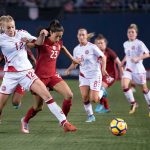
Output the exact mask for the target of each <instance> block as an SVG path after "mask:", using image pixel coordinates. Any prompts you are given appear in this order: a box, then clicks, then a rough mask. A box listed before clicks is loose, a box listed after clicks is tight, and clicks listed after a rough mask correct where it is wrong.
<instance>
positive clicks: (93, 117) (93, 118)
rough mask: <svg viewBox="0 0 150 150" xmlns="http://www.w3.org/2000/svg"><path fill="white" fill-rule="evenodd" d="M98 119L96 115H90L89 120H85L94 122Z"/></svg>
mask: <svg viewBox="0 0 150 150" xmlns="http://www.w3.org/2000/svg"><path fill="white" fill-rule="evenodd" d="M94 121H96V119H95V116H94V115H90V116H88V118H87V120H86V121H85V122H94Z"/></svg>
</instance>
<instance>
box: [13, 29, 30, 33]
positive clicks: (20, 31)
mask: <svg viewBox="0 0 150 150" xmlns="http://www.w3.org/2000/svg"><path fill="white" fill-rule="evenodd" d="M16 33H17V34H28V32H27V31H26V30H23V29H20V30H16Z"/></svg>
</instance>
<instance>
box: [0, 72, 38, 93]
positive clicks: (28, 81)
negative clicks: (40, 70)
mask: <svg viewBox="0 0 150 150" xmlns="http://www.w3.org/2000/svg"><path fill="white" fill-rule="evenodd" d="M37 78H38V77H37V76H36V74H35V73H34V70H33V69H30V70H27V71H21V72H5V75H4V77H3V81H2V84H1V87H0V93H4V94H11V93H13V92H14V91H15V89H16V87H17V85H18V84H19V85H21V86H22V87H23V88H24V89H25V90H30V86H31V85H32V83H33V82H34V81H35V80H36V79H37Z"/></svg>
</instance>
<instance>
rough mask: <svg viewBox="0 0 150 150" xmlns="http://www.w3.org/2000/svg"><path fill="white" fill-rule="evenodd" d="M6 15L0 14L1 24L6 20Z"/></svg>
mask: <svg viewBox="0 0 150 150" xmlns="http://www.w3.org/2000/svg"><path fill="white" fill-rule="evenodd" d="M6 18H7V16H5V15H3V16H0V24H2V23H3V22H4V21H5V20H6Z"/></svg>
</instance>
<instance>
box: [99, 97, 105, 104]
mask: <svg viewBox="0 0 150 150" xmlns="http://www.w3.org/2000/svg"><path fill="white" fill-rule="evenodd" d="M100 104H101V105H104V99H103V97H102V98H101V99H100Z"/></svg>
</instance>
